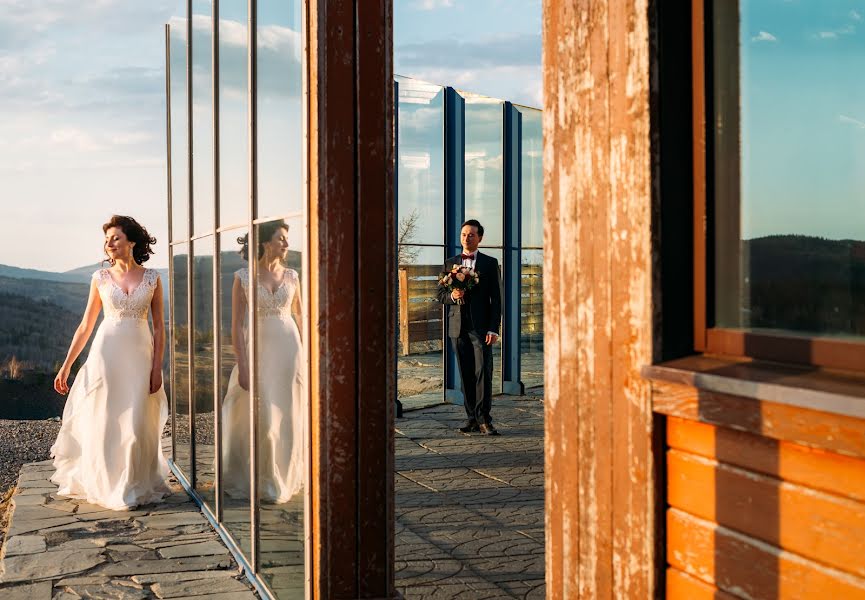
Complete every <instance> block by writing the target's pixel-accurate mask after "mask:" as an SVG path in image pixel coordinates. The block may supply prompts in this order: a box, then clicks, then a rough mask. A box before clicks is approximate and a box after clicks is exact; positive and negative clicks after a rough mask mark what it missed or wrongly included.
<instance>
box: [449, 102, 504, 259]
mask: <svg viewBox="0 0 865 600" xmlns="http://www.w3.org/2000/svg"><path fill="white" fill-rule="evenodd" d="M460 93H461V94H462V95H463V96H464V97H465V100H466V144H465V148H466V163H465V164H466V167H465V178H466V188H465V206H466V210H465V216H466V219H477V220H478V221H480V222H481V225H483V226H484V240H483V245H484V246H501V245H503V244H504V229H503V226H504V225H503V215H504V170H503V163H502V143H503V135H504V133H503V126H504V123H503V119H504V117H503V116H502V115H503V112H502V101H501V100H495V99H493V98H487V97H485V96H476V95H473V94H467V93H464V92H460Z"/></svg>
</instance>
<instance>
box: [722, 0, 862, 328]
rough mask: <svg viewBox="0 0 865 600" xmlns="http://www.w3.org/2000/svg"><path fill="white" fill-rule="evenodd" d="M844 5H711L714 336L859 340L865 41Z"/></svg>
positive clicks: (748, 0)
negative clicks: (724, 331)
mask: <svg viewBox="0 0 865 600" xmlns="http://www.w3.org/2000/svg"><path fill="white" fill-rule="evenodd" d="M853 8H854V7H853V6H852V5H848V4H847V3H834V2H820V1H818V0H802V1H800V2H788V3H770V2H760V1H756V0H740V1H739V2H728V1H726V0H715V2H713V4H712V21H713V22H712V32H713V39H714V51H713V56H712V59H711V61H712V63H711V65H712V68H711V72H713V74H714V81H713V86H712V89H713V90H714V92H713V94H712V96H711V100H712V102H713V104H714V117H713V118H712V119H711V122H712V123H713V124H714V127H713V138H714V139H713V142H714V171H715V173H714V220H715V228H714V236H715V244H716V250H715V265H714V266H715V314H714V317H715V325H716V326H717V327H724V328H741V329H746V330H750V331H756V332H761V331H763V332H784V333H795V334H804V335H820V336H834V337H838V338H848V339H856V340H862V339H863V336H865V112H863V106H865V104H863V100H865V83H863V81H862V78H861V77H859V76H857V75H855V74H858V73H862V72H863V70H865V40H863V36H865V31H863V29H862V27H861V16H860V14H859V12H857V11H856V10H854V9H853Z"/></svg>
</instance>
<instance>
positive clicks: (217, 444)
mask: <svg viewBox="0 0 865 600" xmlns="http://www.w3.org/2000/svg"><path fill="white" fill-rule="evenodd" d="M212 23H213V24H212V28H213V32H212V34H211V40H212V46H211V53H210V55H211V61H212V70H213V73H212V78H211V81H212V82H213V90H212V95H213V125H212V127H213V132H212V133H213V263H212V264H213V285H212V289H213V303H212V304H213V325H212V327H213V428H214V432H213V439H214V448H213V460H214V468H213V479H214V491H213V496H214V504H215V506H214V510H215V513H216V519H217V521H220V522H221V521H222V394H221V389H220V385H219V376H220V373H222V323H221V320H220V314H221V312H222V310H221V309H222V306H221V302H220V299H221V298H222V294H221V280H220V276H219V275H220V273H221V272H222V256H221V254H220V240H219V222H220V214H219V202H220V193H219V182H220V176H219V162H220V155H219V0H214V2H213V22H212Z"/></svg>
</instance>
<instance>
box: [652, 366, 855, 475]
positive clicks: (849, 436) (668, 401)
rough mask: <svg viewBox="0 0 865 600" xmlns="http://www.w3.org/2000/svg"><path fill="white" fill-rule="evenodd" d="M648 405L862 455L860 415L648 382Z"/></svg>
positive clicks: (685, 416)
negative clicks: (649, 388)
mask: <svg viewBox="0 0 865 600" xmlns="http://www.w3.org/2000/svg"><path fill="white" fill-rule="evenodd" d="M652 405H653V407H654V410H655V411H657V412H659V413H662V414H665V415H668V416H672V417H679V418H682V419H687V420H691V421H699V422H702V423H709V424H712V425H720V426H722V427H729V428H732V429H736V430H739V431H746V432H749V433H754V434H758V435H762V436H765V437H768V438H772V439H776V440H786V441H790V442H795V443H797V444H800V445H804V446H809V447H812V448H820V449H823V450H830V451H832V452H837V453H839V454H845V455H848V456H854V457H859V458H865V435H862V431H863V422H862V420H861V419H857V418H854V417H847V416H844V415H838V414H831V413H825V412H819V411H816V410H809V409H806V408H799V407H796V406H789V405H784V404H777V403H773V402H764V401H760V400H753V399H750V398H743V397H740V396H731V395H728V394H719V393H715V392H707V391H702V390H698V389H696V388H694V387H692V386H688V385H682V384H677V383H669V382H666V381H653V382H652Z"/></svg>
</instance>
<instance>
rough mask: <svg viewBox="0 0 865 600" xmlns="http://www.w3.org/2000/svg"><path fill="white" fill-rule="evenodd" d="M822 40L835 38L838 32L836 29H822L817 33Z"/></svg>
mask: <svg viewBox="0 0 865 600" xmlns="http://www.w3.org/2000/svg"><path fill="white" fill-rule="evenodd" d="M817 37H819V38H820V39H821V40H834V39H836V38H837V37H838V34H837V33H835V32H834V31H821V32H819V33H818V34H817Z"/></svg>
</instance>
